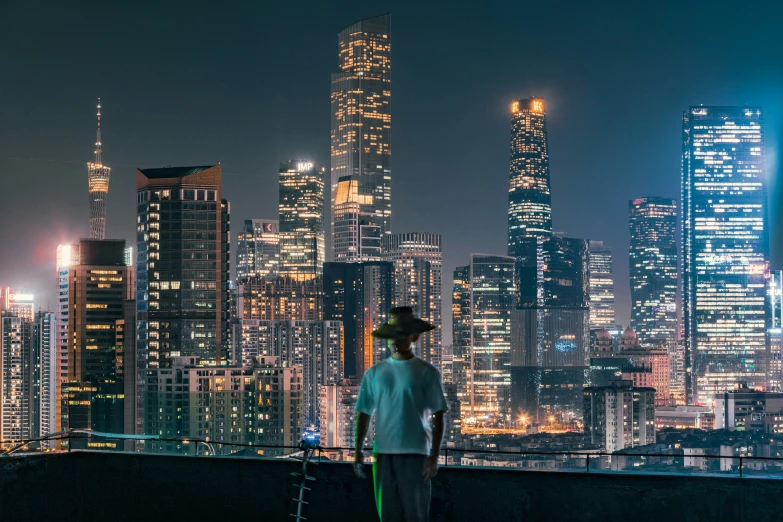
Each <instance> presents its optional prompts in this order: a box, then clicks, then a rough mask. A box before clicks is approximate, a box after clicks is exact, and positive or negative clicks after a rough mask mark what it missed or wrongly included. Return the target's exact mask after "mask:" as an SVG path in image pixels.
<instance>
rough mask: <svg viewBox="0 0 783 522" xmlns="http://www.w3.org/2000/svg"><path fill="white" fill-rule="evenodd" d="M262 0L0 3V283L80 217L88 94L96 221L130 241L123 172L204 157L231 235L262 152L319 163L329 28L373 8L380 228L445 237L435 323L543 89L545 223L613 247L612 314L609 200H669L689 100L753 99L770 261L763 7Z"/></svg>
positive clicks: (775, 94) (269, 172) (19, 281)
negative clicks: (549, 216)
mask: <svg viewBox="0 0 783 522" xmlns="http://www.w3.org/2000/svg"><path fill="white" fill-rule="evenodd" d="M268 3H269V2H244V1H243V2H229V1H226V2H219V3H218V2H182V3H179V4H178V5H176V6H175V5H167V6H162V5H159V4H173V3H170V2H160V3H158V2H146V1H136V2H124V3H123V5H122V6H120V5H114V4H115V3H114V2H95V3H92V2H78V4H79V7H78V8H74V7H72V6H65V5H62V4H61V3H55V2H51V3H49V2H37V1H34V0H29V1H26V0H10V2H9V0H6V1H5V2H3V5H2V7H0V19H2V20H3V21H4V22H5V23H4V24H3V29H2V31H0V175H1V176H2V182H3V183H2V204H0V217H1V218H2V220H1V222H2V223H3V224H4V227H3V230H2V238H3V241H2V248H0V284H1V285H3V286H12V287H15V288H18V289H20V290H21V289H24V290H27V291H32V292H35V293H36V294H38V295H40V296H41V297H42V300H41V304H42V305H43V306H44V307H47V305H48V306H49V307H51V308H54V299H55V295H56V285H55V259H54V257H55V248H56V245H57V243H58V242H66V241H69V240H73V239H77V238H79V237H83V236H86V235H87V231H88V213H89V208H88V197H87V167H86V162H87V161H91V160H92V158H93V143H94V141H95V117H94V113H95V104H96V98H97V97H99V96H100V97H101V99H102V104H103V111H102V112H103V116H102V121H103V140H102V141H103V144H104V153H103V160H104V163H105V164H107V165H109V166H111V167H112V178H111V183H110V188H109V201H108V219H107V234H106V235H107V238H125V239H127V240H128V241H131V242H133V243H134V244H135V239H134V226H135V208H134V201H135V199H134V198H135V177H134V176H135V173H134V172H135V168H136V167H145V166H146V167H149V166H165V165H203V164H211V163H218V162H219V163H222V165H223V169H224V180H223V188H224V194H225V196H226V197H227V198H228V199H229V201H230V202H231V211H232V216H231V218H232V222H233V223H232V228H233V232H232V235H233V236H234V238H235V236H236V231H237V230H238V228H239V224H240V223H241V222H242V221H243V220H244V219H249V218H275V217H276V215H277V169H278V163H279V162H280V161H283V160H287V159H290V158H312V159H313V160H315V161H317V162H319V163H323V164H324V165H326V166H327V168H328V165H329V127H330V114H329V93H330V74H331V73H332V72H335V70H336V68H337V56H336V54H337V33H338V32H339V31H340V30H342V29H343V28H345V27H346V26H348V25H350V24H351V23H353V22H355V21H357V20H359V19H361V18H366V17H368V16H373V15H376V14H380V13H383V12H386V11H389V12H391V14H392V177H393V178H392V179H393V181H392V205H393V222H392V226H393V230H394V231H395V232H409V231H427V232H435V233H440V234H442V235H443V245H444V258H445V267H444V278H443V279H444V281H443V282H444V326H445V328H444V334H445V335H444V337H445V339H446V340H450V338H451V328H450V327H449V326H448V325H450V315H451V314H450V301H451V299H450V289H451V279H452V270H453V269H454V267H456V266H458V265H460V264H465V263H467V261H468V254H469V253H470V252H481V253H499V254H505V253H506V226H507V221H506V207H507V194H508V142H509V129H510V115H509V105H510V102H511V101H512V100H514V99H518V98H526V97H529V96H531V95H537V96H543V97H544V98H546V101H547V120H548V121H547V123H548V132H549V153H550V158H551V183H552V205H553V219H554V227H555V229H556V230H559V231H564V232H566V233H567V234H568V235H569V236H572V237H585V238H590V239H602V240H604V241H605V242H606V243H608V244H609V245H610V246H611V247H612V248H613V249H614V253H615V292H616V294H617V311H618V320H619V322H621V323H623V324H628V321H629V316H630V310H629V308H630V304H629V288H628V253H627V252H628V241H629V233H628V215H627V214H628V200H629V199H631V198H634V197H640V196H668V197H674V198H677V199H678V200H679V199H680V193H679V190H680V189H679V181H680V156H681V142H680V133H681V114H682V111H683V110H684V109H686V108H687V107H688V106H689V105H693V104H699V103H703V104H705V105H709V104H725V105H742V104H750V105H760V106H762V107H763V108H764V109H765V114H766V117H765V131H766V139H767V163H768V167H769V168H768V177H769V181H770V202H771V206H770V209H771V242H772V251H773V255H772V261H773V267H781V265H782V264H783V227H779V226H777V223H778V221H779V214H780V212H779V208H778V207H779V205H776V204H775V203H776V202H777V201H779V200H780V195H781V194H780V192H781V190H780V188H781V187H779V185H778V184H777V183H776V178H777V175H778V172H779V164H780V155H779V150H780V139H781V132H782V131H783V129H781V127H782V123H783V122H782V119H783V112H782V111H783V59H782V58H783V56H782V55H783V53H782V52H781V51H783V43H781V39H780V20H781V19H783V7H782V6H781V4H780V3H778V2H773V1H772V0H770V1H768V2H763V3H762V2H758V3H757V2H753V1H745V2H743V3H742V4H741V6H742V9H741V12H740V10H739V9H738V8H737V5H738V4H736V3H735V2H712V3H705V2H695V1H685V2H671V3H668V4H669V7H667V6H666V5H664V4H666V3H658V2H651V3H648V4H647V5H645V6H637V5H632V4H636V2H603V3H601V4H602V5H601V6H599V7H596V6H594V5H588V4H594V2H537V3H535V4H533V3H530V4H529V5H525V4H523V3H518V2H515V3H513V4H514V5H513V6H512V5H511V4H512V3H511V2H507V3H506V2H503V3H500V2H498V3H493V2H484V3H480V4H476V3H470V4H469V5H470V6H471V7H470V8H461V7H458V6H459V5H460V4H459V3H443V4H431V5H429V6H426V7H421V6H419V5H417V2H410V3H402V4H397V3H394V2H369V1H365V2H343V3H342V4H341V5H340V6H339V7H335V6H333V5H332V4H333V3H332V2H276V3H275V4H274V5H275V6H276V7H267V6H266V4H268ZM74 4H77V3H74ZM506 4H509V5H506ZM465 5H468V4H465ZM477 6H480V8H478V7H477ZM233 255H234V252H233V249H232V257H233ZM232 263H233V260H232Z"/></svg>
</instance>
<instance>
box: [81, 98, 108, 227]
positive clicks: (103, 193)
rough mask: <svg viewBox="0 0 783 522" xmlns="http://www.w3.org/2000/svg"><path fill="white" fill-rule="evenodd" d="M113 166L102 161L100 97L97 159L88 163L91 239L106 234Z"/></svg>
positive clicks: (96, 142) (96, 147) (99, 101)
mask: <svg viewBox="0 0 783 522" xmlns="http://www.w3.org/2000/svg"><path fill="white" fill-rule="evenodd" d="M110 173H111V168H110V167H107V166H106V165H104V164H103V162H102V161H101V99H100V98H98V131H97V136H96V140H95V161H94V162H91V163H87V175H88V178H87V183H88V187H89V189H90V239H104V237H105V235H106V198H107V197H108V195H109V174H110Z"/></svg>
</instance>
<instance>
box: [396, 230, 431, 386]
mask: <svg viewBox="0 0 783 522" xmlns="http://www.w3.org/2000/svg"><path fill="white" fill-rule="evenodd" d="M440 244H441V238H440V234H428V233H423V232H410V233H406V234H387V235H386V236H385V237H384V241H383V259H384V260H386V261H391V262H392V263H393V264H394V306H410V307H411V308H413V313H414V315H415V316H416V317H421V318H422V319H424V320H425V321H427V322H429V323H430V324H432V325H433V326H435V329H434V330H433V331H431V332H427V333H425V334H423V335H422V336H421V337H419V340H418V341H416V350H417V354H418V355H419V357H421V358H422V359H424V360H425V361H427V362H429V363H431V364H433V365H434V366H435V367H436V368H438V369H439V370H440V371H441V372H442V371H443V360H442V357H441V353H442V348H443V320H442V318H441V317H442V302H443V299H442V287H443V283H442V279H443V277H442V271H443V253H442V252H441V246H440Z"/></svg>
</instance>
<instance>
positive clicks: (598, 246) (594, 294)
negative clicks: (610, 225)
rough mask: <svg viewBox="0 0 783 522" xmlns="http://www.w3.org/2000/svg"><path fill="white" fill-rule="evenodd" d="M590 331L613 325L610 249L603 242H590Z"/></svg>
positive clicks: (612, 282)
mask: <svg viewBox="0 0 783 522" xmlns="http://www.w3.org/2000/svg"><path fill="white" fill-rule="evenodd" d="M588 248H589V250H590V260H589V268H590V329H591V330H600V329H601V328H609V327H612V326H614V324H615V316H614V281H613V280H612V249H611V247H609V246H607V245H604V242H603V241H593V240H590V242H589V244H588Z"/></svg>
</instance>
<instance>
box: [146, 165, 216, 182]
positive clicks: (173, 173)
mask: <svg viewBox="0 0 783 522" xmlns="http://www.w3.org/2000/svg"><path fill="white" fill-rule="evenodd" d="M216 166H217V165H203V166H201V167H161V168H155V169H139V171H140V172H141V173H142V174H144V175H145V176H147V179H165V178H184V177H185V176H190V175H191V174H195V173H197V172H201V171H202V170H207V169H211V168H212V167H216Z"/></svg>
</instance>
